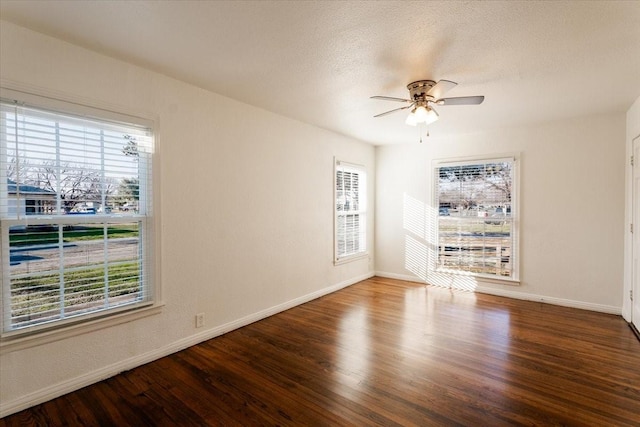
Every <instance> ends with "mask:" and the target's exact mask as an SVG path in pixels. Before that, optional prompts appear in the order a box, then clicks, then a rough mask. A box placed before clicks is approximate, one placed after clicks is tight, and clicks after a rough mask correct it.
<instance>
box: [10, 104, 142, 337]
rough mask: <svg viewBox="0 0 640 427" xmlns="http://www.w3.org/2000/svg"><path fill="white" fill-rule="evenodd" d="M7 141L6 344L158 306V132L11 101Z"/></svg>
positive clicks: (72, 105)
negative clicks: (154, 242)
mask: <svg viewBox="0 0 640 427" xmlns="http://www.w3.org/2000/svg"><path fill="white" fill-rule="evenodd" d="M60 104H62V103H57V104H56V105H60ZM77 107H78V106H75V105H74V104H70V105H69V110H70V111H73V110H74V108H77ZM92 111H94V112H95V110H92ZM105 115H107V112H105ZM0 134H1V135H0V231H1V251H0V253H1V259H2V295H3V299H2V301H3V314H4V315H3V318H2V334H3V336H11V335H18V334H21V333H24V332H33V331H37V330H40V329H44V328H49V327H56V326H62V325H64V324H67V323H70V322H78V321H83V320H88V319H94V318H96V317H98V316H100V317H102V316H109V315H110V314H114V313H116V312H118V313H119V312H121V311H124V310H131V309H134V308H138V307H142V306H146V305H150V304H151V303H152V302H153V292H152V286H151V277H150V270H151V268H150V265H151V251H150V249H149V248H150V241H151V236H150V234H151V233H150V218H151V206H152V204H151V202H152V201H151V197H152V194H151V191H150V189H151V175H152V170H151V151H152V143H153V139H152V138H153V137H152V130H151V129H150V128H149V127H148V126H143V125H140V124H136V123H135V122H132V123H128V122H120V121H111V120H106V119H104V118H100V117H89V116H87V115H86V114H85V115H79V114H75V112H74V113H69V112H67V110H64V111H59V110H57V109H47V108H42V107H38V106H32V105H25V104H23V103H20V102H18V101H15V100H12V99H4V98H3V99H2V100H0Z"/></svg>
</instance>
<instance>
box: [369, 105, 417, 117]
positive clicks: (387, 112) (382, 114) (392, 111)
mask: <svg viewBox="0 0 640 427" xmlns="http://www.w3.org/2000/svg"><path fill="white" fill-rule="evenodd" d="M411 107H413V103H411V105H407V106H406V107H400V108H396V109H394V110H390V111H386V112H384V113H380V114H376V115H375V116H373V117H382V116H386V115H387V114H391V113H395V112H396V111H400V110H406V109H407V108H411Z"/></svg>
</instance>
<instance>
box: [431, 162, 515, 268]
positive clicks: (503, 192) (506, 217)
mask: <svg viewBox="0 0 640 427" xmlns="http://www.w3.org/2000/svg"><path fill="white" fill-rule="evenodd" d="M515 167H516V163H515V160H514V159H513V158H507V159H490V160H477V161H468V162H456V163H440V164H438V165H437V166H436V168H435V182H436V191H435V192H434V194H435V197H436V200H435V206H437V207H438V214H437V227H436V230H437V243H438V244H437V251H438V253H437V257H436V260H437V261H436V263H437V265H436V270H438V271H448V272H454V273H456V272H457V273H460V272H464V273H466V274H474V275H479V276H488V277H495V278H503V279H508V280H517V279H518V277H517V276H518V274H517V272H518V268H517V265H518V264H517V245H516V236H517V230H516V224H517V212H516V206H517V205H516V203H515V200H516V194H515V188H516V185H515V184H516V183H515V177H516V174H515Z"/></svg>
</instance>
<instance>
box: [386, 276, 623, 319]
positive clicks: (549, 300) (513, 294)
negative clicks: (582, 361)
mask: <svg viewBox="0 0 640 427" xmlns="http://www.w3.org/2000/svg"><path fill="white" fill-rule="evenodd" d="M376 276H380V277H387V278H389V279H398V280H406V281H408V282H418V283H425V284H428V283H427V282H425V281H424V280H422V279H421V278H419V277H416V276H411V275H405V274H396V273H388V272H385V271H376ZM512 289H513V287H511V286H510V287H509V289H497V288H489V287H486V286H478V287H476V289H475V292H479V293H482V294H489V295H496V296H500V297H507V298H513V299H520V300H525V301H536V302H542V303H546V304H553V305H560V306H563V307H572V308H579V309H582V310H590V311H597V312H600V313H607V314H616V315H622V307H615V306H610V305H604V304H595V303H590V302H584V301H576V300H570V299H564V298H556V297H550V296H546V295H538V294H529V293H525V292H517V291H513V290H512Z"/></svg>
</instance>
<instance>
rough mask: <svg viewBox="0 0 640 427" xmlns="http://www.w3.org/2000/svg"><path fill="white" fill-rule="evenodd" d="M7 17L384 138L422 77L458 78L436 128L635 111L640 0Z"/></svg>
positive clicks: (447, 130)
mask: <svg viewBox="0 0 640 427" xmlns="http://www.w3.org/2000/svg"><path fill="white" fill-rule="evenodd" d="M0 18H2V19H4V20H7V21H11V22H14V23H16V24H19V25H22V26H25V27H28V28H31V29H34V30H36V31H40V32H42V33H45V34H49V35H52V36H55V37H58V38H61V39H64V40H67V41H69V42H72V43H75V44H78V45H81V46H84V47H87V48H90V49H93V50H96V51H99V52H102V53H105V54H107V55H110V56H113V57H116V58H120V59H124V60H126V61H129V62H132V63H135V64H139V65H141V66H144V67H147V68H150V69H153V70H155V71H159V72H161V73H164V74H166V75H169V76H172V77H175V78H178V79H180V80H183V81H186V82H190V83H192V84H195V85H197V86H200V87H202V88H206V89H210V90H211V91H214V92H217V93H220V94H223V95H225V96H228V97H230V98H234V99H237V100H240V101H243V102H246V103H248V104H252V105H255V106H258V107H261V108H264V109H266V110H270V111H273V112H276V113H279V114H282V115H284V116H288V117H291V118H294V119H298V120H301V121H303V122H307V123H311V124H314V125H316V126H319V127H322V128H326V129H330V130H333V131H335V132H338V133H341V134H344V135H348V136H351V137H354V138H357V139H360V140H363V141H367V142H370V143H373V144H390V143H410V142H415V141H416V140H417V139H418V134H417V132H418V131H417V128H412V127H409V126H406V125H405V124H404V119H405V117H406V113H405V112H399V113H395V114H391V115H388V116H385V117H381V118H376V119H374V118H373V115H375V114H377V113H381V112H383V111H386V110H390V109H392V108H396V107H398V106H401V104H396V103H393V102H387V101H379V100H371V99H369V97H370V96H372V95H387V96H395V97H407V95H408V92H407V90H406V85H407V84H408V83H409V82H412V81H414V80H421V79H432V80H440V79H447V80H453V81H455V82H458V86H457V87H456V88H454V89H452V90H451V91H450V92H448V93H447V96H467V95H484V96H485V97H486V98H485V102H484V103H483V104H482V105H480V106H442V107H439V108H438V111H439V113H440V120H439V121H438V122H437V123H435V124H433V125H431V126H430V133H431V134H432V135H434V136H446V135H450V134H457V133H469V132H476V131H482V130H485V129H491V128H502V127H509V126H519V125H523V124H528V123H538V122H543V121H548V120H557V119H564V118H568V117H573V116H582V115H590V114H597V113H610V112H624V111H626V110H627V109H628V108H629V106H630V105H631V104H632V102H633V100H634V99H635V98H637V97H638V96H640V1H626V2H615V1H602V2H598V1H590V2H579V1H569V2H561V1H556V2H532V1H527V2H517V1H508V2H475V1H470V2H467V1H465V2H455V1H446V2H436V1H429V2H408V1H405V2H383V1H375V2H364V1H347V2H338V1H331V2H329V1H327V2H323V1H317V2H310V1H306V2H292V1H285V2H280V1H255V2H242V1H233V2H222V1H215V2H214V1H76V0H73V1H13V0H2V1H0Z"/></svg>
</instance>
